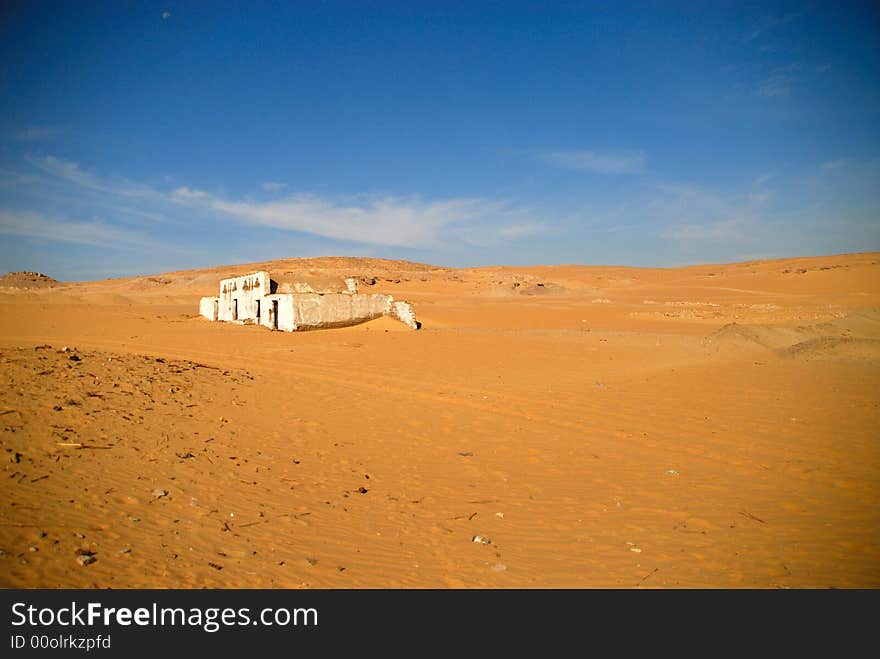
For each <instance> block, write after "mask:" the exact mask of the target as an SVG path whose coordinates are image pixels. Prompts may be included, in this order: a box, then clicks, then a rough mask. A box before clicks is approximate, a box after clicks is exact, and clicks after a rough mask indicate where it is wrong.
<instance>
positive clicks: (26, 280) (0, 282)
mask: <svg viewBox="0 0 880 659" xmlns="http://www.w3.org/2000/svg"><path fill="white" fill-rule="evenodd" d="M60 283H61V282H59V281H58V280H56V279H52V277H50V276H48V275H44V274H42V273H40V272H24V271H22V272H7V273H6V274H5V275H3V276H2V277H0V287H7V288H52V287H53V286H58V284H60Z"/></svg>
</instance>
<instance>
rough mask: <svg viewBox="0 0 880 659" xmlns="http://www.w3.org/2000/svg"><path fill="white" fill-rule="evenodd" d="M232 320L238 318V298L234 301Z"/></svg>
mask: <svg viewBox="0 0 880 659" xmlns="http://www.w3.org/2000/svg"><path fill="white" fill-rule="evenodd" d="M232 320H238V300H233V301H232Z"/></svg>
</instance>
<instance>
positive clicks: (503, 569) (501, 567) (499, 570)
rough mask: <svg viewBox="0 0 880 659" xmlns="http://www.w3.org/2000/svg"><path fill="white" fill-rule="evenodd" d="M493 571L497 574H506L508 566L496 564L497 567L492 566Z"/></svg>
mask: <svg viewBox="0 0 880 659" xmlns="http://www.w3.org/2000/svg"><path fill="white" fill-rule="evenodd" d="M492 569H493V570H495V571H496V572H504V571H505V570H506V569H507V566H506V565H502V564H501V563H495V565H493V566H492Z"/></svg>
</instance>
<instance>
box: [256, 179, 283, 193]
mask: <svg viewBox="0 0 880 659" xmlns="http://www.w3.org/2000/svg"><path fill="white" fill-rule="evenodd" d="M262 187H263V190H268V191H269V192H281V191H282V190H283V189H284V188H286V187H287V183H276V182H275V181H266V182H265V183H263V186H262Z"/></svg>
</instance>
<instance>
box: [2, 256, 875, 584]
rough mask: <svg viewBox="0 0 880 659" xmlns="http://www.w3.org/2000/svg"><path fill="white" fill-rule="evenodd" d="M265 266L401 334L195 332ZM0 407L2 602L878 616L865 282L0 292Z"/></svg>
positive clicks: (725, 271) (396, 265) (584, 273)
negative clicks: (725, 601) (141, 594)
mask: <svg viewBox="0 0 880 659" xmlns="http://www.w3.org/2000/svg"><path fill="white" fill-rule="evenodd" d="M264 268H265V269H268V270H270V272H272V273H273V274H279V275H281V274H284V275H285V276H293V277H296V276H304V277H305V276H310V277H324V276H349V275H354V276H359V277H365V278H369V277H375V278H376V283H375V285H374V286H372V287H370V290H371V291H375V292H382V293H390V294H392V295H394V296H395V298H398V299H405V300H409V301H410V302H412V303H413V305H414V307H415V309H416V312H417V314H418V318H419V320H420V321H421V322H422V329H421V330H420V331H417V332H416V331H411V330H409V329H407V328H406V327H404V326H403V325H402V324H400V323H398V322H397V321H394V320H391V319H380V320H377V321H373V322H370V323H366V324H363V325H359V326H357V327H351V328H345V329H334V330H322V331H312V332H301V333H285V332H271V331H269V330H267V329H265V328H261V327H248V326H238V325H232V324H225V323H211V322H210V321H208V320H206V319H204V318H201V317H199V316H198V298H199V296H202V295H214V294H216V288H217V282H218V281H219V279H220V278H221V277H226V276H232V275H236V274H244V273H246V272H250V271H254V270H257V269H264ZM64 348H67V350H66V351H65V350H64ZM0 378H2V386H0V440H2V460H3V473H2V476H3V478H2V479H0V483H2V485H0V488H2V490H0V492H2V496H0V549H2V556H0V585H2V586H4V587H27V588H31V587H45V588H57V587H75V588H108V587H109V588H125V587H150V588H196V587H220V588H246V587H247V588H251V587H253V588H328V587H329V588H368V587H369V588H386V587H388V588H414V587H427V588H448V587H454V588H459V587H465V588H470V587H488V588H535V587H549V588H568V587H578V588H584V587H586V588H596V587H598V588H605V587H613V588H683V587H714V588H739V587H759V588H789V587H793V588H804V587H806V588H827V587H878V586H880V398H878V392H880V254H851V255H840V256H828V257H815V258H798V259H786V260H775V261H761V262H749V263H736V264H728V265H705V266H695V267H685V268H673V269H646V268H627V267H600V266H596V267H592V266H591V267H588V266H574V265H572V266H552V267H551V266H547V267H527V268H518V267H488V268H476V269H459V270H456V269H450V268H441V267H434V266H429V265H421V264H413V263H407V262H399V261H383V260H376V259H347V258H329V257H328V258H318V259H286V260H282V261H275V262H270V263H263V264H249V265H240V266H233V267H220V268H215V269H210V270H199V271H184V272H173V273H167V274H163V275H157V276H151V277H138V278H133V279H115V280H107V281H99V282H84V283H68V284H53V283H52V282H51V281H47V280H45V279H41V278H38V277H36V276H19V277H13V278H7V279H5V280H2V281H0ZM475 537H477V540H478V541H476V542H475V541H474V538H475ZM480 539H484V541H479V540H480ZM86 556H88V557H90V558H85V559H84V558H83V557H86Z"/></svg>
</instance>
